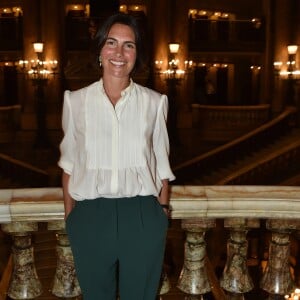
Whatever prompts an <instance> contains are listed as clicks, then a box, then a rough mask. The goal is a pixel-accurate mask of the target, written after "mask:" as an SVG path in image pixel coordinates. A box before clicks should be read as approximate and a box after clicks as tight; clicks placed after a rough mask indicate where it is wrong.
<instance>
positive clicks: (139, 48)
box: [95, 13, 145, 71]
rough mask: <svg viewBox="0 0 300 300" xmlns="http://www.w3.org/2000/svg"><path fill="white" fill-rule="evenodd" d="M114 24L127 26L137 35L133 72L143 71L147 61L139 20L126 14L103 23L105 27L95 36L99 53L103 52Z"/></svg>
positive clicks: (119, 14)
mask: <svg viewBox="0 0 300 300" xmlns="http://www.w3.org/2000/svg"><path fill="white" fill-rule="evenodd" d="M114 24H123V25H127V26H129V27H130V28H131V29H132V30H133V32H134V35H135V43H136V61H135V65H134V68H133V71H136V70H139V69H141V68H142V66H143V65H144V60H145V57H144V53H145V51H144V44H143V35H142V32H141V30H140V27H139V24H138V22H137V20H136V19H135V17H133V16H131V15H127V14H124V13H117V14H114V15H112V16H110V17H109V18H108V19H107V20H106V21H105V22H104V23H103V25H102V26H101V27H100V29H99V30H98V32H97V34H96V36H95V38H96V39H97V40H98V48H99V52H101V50H102V48H103V47H104V44H105V42H106V39H107V36H108V33H109V31H110V29H111V27H112V26H113V25H114Z"/></svg>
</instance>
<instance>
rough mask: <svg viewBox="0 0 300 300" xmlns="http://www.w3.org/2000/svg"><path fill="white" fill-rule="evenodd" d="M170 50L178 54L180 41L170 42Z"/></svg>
mask: <svg viewBox="0 0 300 300" xmlns="http://www.w3.org/2000/svg"><path fill="white" fill-rule="evenodd" d="M169 50H170V53H171V54H177V53H178V50H179V44H178V43H170V44H169Z"/></svg>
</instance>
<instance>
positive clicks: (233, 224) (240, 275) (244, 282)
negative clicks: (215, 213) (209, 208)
mask: <svg viewBox="0 0 300 300" xmlns="http://www.w3.org/2000/svg"><path fill="white" fill-rule="evenodd" d="M224 227H225V228H226V227H227V228H228V227H229V228H230V238H229V240H228V242H227V261H226V265H225V268H224V271H223V275H222V278H221V281H220V282H221V287H222V288H223V289H224V290H225V291H227V292H228V297H229V299H243V294H244V293H247V292H249V291H251V290H252V289H253V287H254V284H253V282H252V279H251V277H250V274H249V271H248V266H247V253H248V241H247V232H248V229H249V228H251V227H252V228H257V227H259V220H248V219H243V218H233V219H226V220H225V221H224Z"/></svg>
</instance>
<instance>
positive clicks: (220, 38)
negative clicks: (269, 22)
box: [189, 18, 265, 52]
mask: <svg viewBox="0 0 300 300" xmlns="http://www.w3.org/2000/svg"><path fill="white" fill-rule="evenodd" d="M189 38H190V41H189V47H190V51H192V52H194V51H224V52H227V51H245V52H249V51H252V52H261V51H263V50H264V47H265V25H264V23H263V22H253V21H251V20H250V21H246V20H211V19H193V18H191V19H190V20H189Z"/></svg>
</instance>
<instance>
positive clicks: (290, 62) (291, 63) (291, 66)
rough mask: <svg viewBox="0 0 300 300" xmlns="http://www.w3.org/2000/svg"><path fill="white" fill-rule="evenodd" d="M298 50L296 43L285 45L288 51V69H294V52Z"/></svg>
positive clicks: (291, 70)
mask: <svg viewBox="0 0 300 300" xmlns="http://www.w3.org/2000/svg"><path fill="white" fill-rule="evenodd" d="M297 50H298V46H297V45H288V46H287V51H288V55H289V59H288V62H287V64H288V71H290V72H293V71H294V70H295V67H296V53H297Z"/></svg>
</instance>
